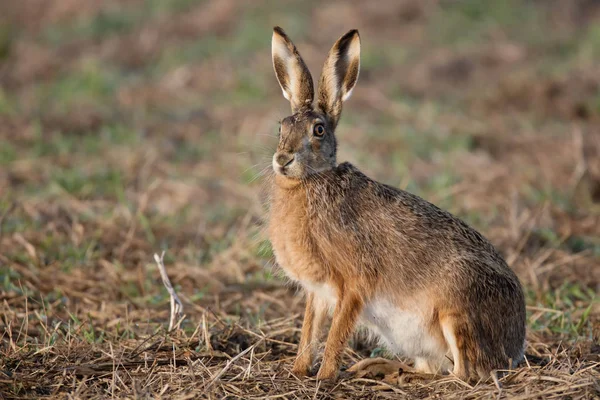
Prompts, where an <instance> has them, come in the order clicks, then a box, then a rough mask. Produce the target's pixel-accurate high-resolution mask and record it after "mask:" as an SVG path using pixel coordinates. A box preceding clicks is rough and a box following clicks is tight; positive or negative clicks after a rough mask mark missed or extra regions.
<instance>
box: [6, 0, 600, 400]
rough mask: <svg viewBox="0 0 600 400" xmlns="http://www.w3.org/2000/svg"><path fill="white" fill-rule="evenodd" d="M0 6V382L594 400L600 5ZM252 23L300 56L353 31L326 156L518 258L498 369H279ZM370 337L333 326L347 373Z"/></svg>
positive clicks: (21, 393) (280, 315)
mask: <svg viewBox="0 0 600 400" xmlns="http://www.w3.org/2000/svg"><path fill="white" fill-rule="evenodd" d="M0 8H1V9H0V326H2V329H1V331H0V399H9V398H40V397H46V396H47V397H53V398H54V397H57V398H108V397H128V398H160V397H165V398H166V397H173V398H213V399H217V398H223V397H227V398H243V399H258V398H289V399H294V398H309V397H310V398H315V399H322V398H344V399H349V398H402V396H405V397H408V398H445V399H450V398H463V399H479V398H494V399H496V398H515V399H538V398H539V399H552V398H559V399H563V398H569V399H598V398H600V302H599V299H598V295H597V293H598V291H599V290H600V2H598V1H591V0H573V1H568V2H567V1H562V0H546V1H540V0H537V1H534V0H523V1H517V0H505V1H485V2H484V1H478V0H457V1H449V0H439V1H435V0H403V1H394V0H382V1H379V2H364V1H358V0H356V1H354V0H353V1H334V2H327V3H321V2H317V1H316V0H308V1H302V2H299V1H298V2H292V1H289V0H281V1H272V0H271V1H267V0H261V1H252V2H249V1H235V0H170V1H165V0H104V1H97V0H54V1H45V0H25V1H20V2H17V1H13V2H9V1H4V2H2V5H0ZM274 25H280V26H282V27H283V28H284V29H286V31H287V32H288V34H289V35H290V36H291V37H292V39H293V40H294V41H295V43H296V44H297V45H298V47H299V49H300V51H301V52H302V54H303V56H304V57H305V60H306V61H307V63H308V65H309V67H310V68H311V70H312V71H313V74H318V73H319V71H320V67H321V64H322V62H323V60H324V58H325V55H326V52H327V51H328V49H329V47H330V46H331V45H332V44H333V42H334V41H335V40H336V39H337V38H338V37H339V36H341V35H342V34H343V33H345V32H346V31H347V30H349V29H351V28H358V29H359V30H360V32H361V38H362V49H363V50H362V70H361V75H360V79H359V82H358V86H357V88H356V89H355V91H354V94H353V97H352V98H351V99H350V101H349V102H348V103H347V105H346V106H345V112H344V115H343V116H342V121H341V124H340V126H339V128H338V140H339V142H340V155H339V159H340V160H342V161H343V160H347V161H350V162H352V163H354V164H356V165H357V166H359V167H360V168H361V169H362V170H363V171H364V172H366V173H368V174H369V175H370V176H372V177H374V178H376V179H377V180H379V181H383V182H385V183H388V184H391V185H395V186H398V187H402V188H406V189H407V190H409V191H411V192H414V193H416V194H418V195H420V196H422V197H424V198H425V199H427V200H429V201H431V202H434V203H436V204H438V205H439V206H441V207H443V208H445V209H448V210H449V211H451V212H452V213H454V214H456V215H458V216H460V217H462V218H463V219H465V220H466V221H467V222H468V223H469V224H471V225H473V226H474V227H475V228H477V229H478V230H480V231H481V232H482V233H484V234H485V235H486V236H487V237H488V238H489V239H490V240H491V241H492V242H493V243H494V244H495V245H496V246H497V247H498V249H499V250H500V251H501V253H502V254H503V255H504V256H505V258H506V260H507V261H508V263H509V265H510V266H511V267H512V268H513V269H514V270H515V271H516V272H517V274H518V275H519V277H520V279H521V281H522V282H523V285H524V286H525V288H526V292H527V304H528V335H527V336H528V346H527V350H526V353H527V362H525V363H523V365H521V366H520V367H519V368H518V369H517V370H515V371H513V372H511V373H509V374H508V375H507V376H506V377H504V378H503V379H502V382H503V387H502V389H501V390H500V389H498V388H497V387H496V386H495V385H494V384H493V383H480V384H478V385H468V384H465V383H463V382H461V381H458V380H457V379H455V378H453V377H450V376H445V377H436V378H433V379H432V378H430V377H423V376H417V375H411V374H401V375H400V376H399V377H398V379H397V381H394V382H384V381H382V380H381V379H380V377H377V376H362V377H357V376H350V375H348V374H343V376H342V379H340V380H339V381H338V382H336V383H328V382H317V381H316V379H314V378H309V379H303V380H301V379H298V378H296V377H295V376H293V375H292V374H291V373H290V369H291V363H292V361H293V357H294V354H295V351H296V346H297V342H298V339H299V328H300V324H301V316H302V311H303V308H302V307H303V299H302V296H301V295H299V294H298V292H297V289H296V288H293V287H289V285H288V284H287V283H286V282H285V280H284V279H282V277H281V274H280V272H278V270H277V268H275V266H274V265H273V264H274V260H273V255H272V252H271V248H270V245H269V243H268V241H267V240H265V237H264V235H263V233H262V224H263V223H264V212H265V209H264V207H263V205H262V204H261V200H260V187H261V176H262V175H264V173H265V171H267V170H268V168H269V165H270V159H271V155H272V151H273V149H274V147H275V145H276V137H275V133H276V132H277V125H278V120H279V119H280V118H282V117H285V116H287V115H288V114H289V104H288V103H287V102H286V101H285V99H283V97H282V96H281V91H280V89H279V86H278V85H277V82H276V79H275V76H274V73H273V71H272V66H271V54H270V40H271V32H272V27H273V26H274ZM163 250H165V251H166V256H165V264H166V268H167V271H168V273H169V275H170V277H171V280H172V282H173V284H174V286H175V289H176V290H177V292H178V293H179V295H180V297H181V299H182V301H183V304H184V311H185V319H184V320H183V322H182V324H181V329H180V330H175V331H173V332H167V328H166V327H167V325H168V320H169V296H168V293H167V291H166V289H165V288H164V287H163V284H162V282H161V279H160V275H159V272H158V269H157V268H156V265H155V263H154V261H153V254H154V253H160V252H161V251H163ZM382 351H383V350H382V349H380V348H377V347H376V346H374V345H373V344H370V343H369V342H366V341H365V340H364V339H363V338H361V337H360V336H356V337H355V338H353V340H352V341H351V343H350V345H349V346H348V348H347V351H346V353H345V356H344V368H347V367H349V366H350V365H352V364H353V363H354V362H355V361H357V360H359V359H361V358H364V357H368V356H370V355H379V354H381V353H382Z"/></svg>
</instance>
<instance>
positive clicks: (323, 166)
mask: <svg viewBox="0 0 600 400" xmlns="http://www.w3.org/2000/svg"><path fill="white" fill-rule="evenodd" d="M272 52H273V68H275V75H276V76H277V80H278V81H279V85H280V86H281V90H282V91H283V95H284V97H285V98H286V99H288V100H289V101H290V103H291V105H292V115H291V116H289V117H287V118H284V119H283V120H282V121H281V127H280V132H279V133H280V136H279V144H278V146H277V151H276V152H275V154H274V155H273V169H274V170H275V172H276V173H277V174H280V175H284V176H286V177H288V178H292V179H304V178H306V177H308V176H310V175H311V174H314V173H318V172H321V171H325V170H328V169H331V168H334V167H335V166H336V140H335V134H334V131H335V127H336V125H337V123H338V120H339V118H340V114H341V112H342V103H343V102H344V101H345V100H346V99H348V98H349V97H350V94H351V93H352V89H353V88H354V85H355V84H356V81H357V79H358V71H359V67H360V37H359V35H358V31H357V30H351V31H350V32H348V33H346V34H345V35H344V36H342V37H341V38H340V39H339V40H338V41H337V42H336V43H335V44H334V45H333V47H332V48H331V50H330V51H329V55H328V56H327V60H326V61H325V65H324V66H323V72H322V73H321V79H320V80H319V87H318V91H317V102H316V104H314V100H315V99H314V97H315V91H314V87H313V80H312V76H311V75H310V72H309V71H308V68H307V67H306V64H305V63H304V61H303V60H302V57H300V54H299V53H298V50H297V49H296V46H294V44H293V43H292V41H291V40H290V39H289V38H288V37H287V35H286V34H285V32H283V30H282V29H281V28H279V27H275V29H274V30H273V43H272Z"/></svg>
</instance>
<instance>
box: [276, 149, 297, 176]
mask: <svg viewBox="0 0 600 400" xmlns="http://www.w3.org/2000/svg"><path fill="white" fill-rule="evenodd" d="M295 164H296V156H295V154H289V153H287V154H286V153H275V155H274V156H273V170H274V171H275V172H277V173H278V174H281V175H284V176H288V175H290V169H291V168H292V167H293V166H294V165H295Z"/></svg>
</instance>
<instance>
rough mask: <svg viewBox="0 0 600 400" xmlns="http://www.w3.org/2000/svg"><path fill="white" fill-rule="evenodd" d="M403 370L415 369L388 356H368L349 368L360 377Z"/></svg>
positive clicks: (412, 370)
mask: <svg viewBox="0 0 600 400" xmlns="http://www.w3.org/2000/svg"><path fill="white" fill-rule="evenodd" d="M399 371H403V372H415V369H414V368H412V367H410V366H408V365H406V364H404V363H403V362H400V361H397V360H388V359H387V358H382V357H377V358H366V359H364V360H361V361H359V362H357V363H356V364H354V365H353V366H352V367H350V368H348V372H352V373H355V374H356V375H357V376H358V377H364V376H367V375H368V376H373V377H377V376H384V377H387V376H388V375H392V374H394V373H398V372H399Z"/></svg>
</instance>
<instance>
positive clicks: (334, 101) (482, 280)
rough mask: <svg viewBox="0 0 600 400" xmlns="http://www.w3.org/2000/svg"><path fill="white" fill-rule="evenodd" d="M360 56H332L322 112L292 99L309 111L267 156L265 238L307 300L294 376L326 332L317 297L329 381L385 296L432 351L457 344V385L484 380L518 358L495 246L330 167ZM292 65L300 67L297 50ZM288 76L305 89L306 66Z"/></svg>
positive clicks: (353, 41)
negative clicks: (407, 313)
mask: <svg viewBox="0 0 600 400" xmlns="http://www.w3.org/2000/svg"><path fill="white" fill-rule="evenodd" d="M278 29H279V30H277V29H276V30H275V33H274V40H285V41H286V42H287V41H289V39H288V38H287V36H285V37H283V36H280V37H276V35H281V32H282V31H281V30H280V28H278ZM290 43H291V42H290ZM340 43H341V44H342V45H340ZM291 46H293V45H291ZM357 46H358V47H357ZM340 48H342V49H345V50H344V51H342V52H340V50H339V49H340ZM293 49H294V50H295V47H293ZM357 49H359V40H358V32H356V31H350V32H349V33H348V34H346V35H344V36H343V37H342V38H341V39H340V40H339V41H338V42H337V43H336V44H335V45H334V47H333V48H332V50H331V52H330V54H329V56H328V60H327V61H326V62H325V66H324V70H323V75H322V77H321V85H320V86H319V89H318V90H319V96H318V98H319V104H321V106H318V107H317V108H312V106H308V104H309V100H310V102H311V103H312V97H311V98H310V99H303V98H301V97H300V98H293V99H290V101H291V102H292V104H305V105H306V107H300V108H299V109H298V110H297V111H296V112H295V113H294V115H292V116H291V117H288V118H286V119H284V121H283V123H282V128H281V138H280V142H279V145H278V149H277V153H276V154H275V156H274V169H275V172H276V174H275V177H274V180H273V185H272V188H271V198H270V216H269V236H270V239H271V242H272V245H273V249H274V252H275V256H276V259H277V262H278V263H279V265H280V266H281V267H282V268H283V269H284V270H285V272H286V273H287V275H288V276H289V277H290V278H291V279H292V280H295V281H298V282H300V284H301V285H303V286H304V287H305V288H306V289H307V291H308V297H307V307H306V314H305V320H304V326H303V329H302V336H301V341H300V347H299V355H298V359H297V360H296V363H295V364H294V372H295V373H298V374H301V375H305V374H306V373H308V370H309V369H310V366H311V364H312V360H313V356H314V350H315V342H316V341H318V340H319V335H318V331H319V330H320V328H321V326H322V325H323V323H322V319H323V318H322V315H323V314H324V311H323V310H324V309H325V308H326V306H324V305H323V304H320V305H319V306H316V303H317V299H316V297H315V296H316V295H315V293H321V292H320V291H323V292H322V293H321V295H323V293H325V294H326V295H328V294H327V290H332V293H331V296H332V297H334V298H335V299H336V302H335V307H334V310H333V321H332V326H331V329H330V330H329V334H328V338H327V341H326V346H325V353H324V357H323V364H322V366H321V369H320V371H319V374H318V378H320V379H325V378H334V377H335V376H336V375H337V371H338V369H339V362H340V354H341V352H342V350H343V347H344V346H345V343H346V341H347V339H348V337H349V336H350V334H351V333H352V332H353V331H354V329H355V326H356V324H357V322H358V321H359V319H360V317H361V314H362V313H363V310H364V307H365V306H366V305H367V304H369V302H370V301H372V300H373V299H375V298H380V297H385V298H386V299H392V301H393V304H394V305H395V307H397V308H398V310H412V309H415V313H419V312H421V311H419V309H422V313H421V314H419V315H423V318H427V319H428V320H427V321H426V322H427V329H428V331H429V334H430V335H431V336H432V337H434V338H435V340H436V341H437V342H438V343H439V347H440V348H441V349H446V350H447V351H448V353H449V354H450V353H451V352H452V341H454V342H455V345H456V347H457V349H458V351H457V354H456V357H451V358H452V359H453V360H454V373H455V374H457V375H458V376H459V377H461V378H463V379H468V378H469V377H470V376H471V375H475V374H476V375H478V376H480V377H482V378H486V379H487V378H488V377H489V374H490V372H491V371H492V370H494V369H505V368H508V367H509V359H511V360H517V361H518V360H519V359H520V358H521V357H522V352H523V346H524V336H525V306H524V297H523V293H522V289H521V286H520V283H519V281H518V279H517V277H516V276H515V274H514V273H513V272H512V271H511V269H510V268H509V267H508V266H507V265H506V263H505V262H504V260H503V259H502V257H501V256H500V255H499V254H498V252H497V251H496V250H495V249H494V247H493V246H492V245H491V244H490V243H489V242H488V241H487V240H486V239H485V238H484V237H483V236H482V235H480V234H479V233H478V232H476V231H475V230H473V229H472V228H470V227H469V226H468V225H466V224H465V223H464V222H462V221H461V220H459V219H457V218H456V217H454V216H452V215H451V214H449V213H448V212H446V211H443V210H441V209H439V208H437V207H436V206H434V205H433V204H431V203H429V202H427V201H425V200H423V199H421V198H420V197H418V196H415V195H413V194H410V193H408V192H405V191H402V190H398V189H395V188H392V187H390V186H387V185H384V184H381V183H378V182H376V181H374V180H372V179H370V178H368V177H367V176H365V175H364V174H362V173H361V172H360V171H359V170H358V169H356V168H355V167H354V166H352V165H350V164H348V163H342V164H339V165H338V164H337V162H336V140H335V135H334V129H335V126H336V125H337V120H338V118H339V112H341V103H342V98H344V97H347V94H348V93H349V92H350V91H351V90H352V88H353V86H354V83H355V82H356V78H357V77H358V70H356V71H353V69H354V68H356V69H357V68H358V65H359V61H358V59H357V57H358V55H357ZM290 54H291V56H293V57H296V56H297V57H299V54H297V51H295V52H292V53H290ZM274 57H275V55H274ZM339 59H344V60H345V64H344V65H342V64H340V63H338V62H337V60H339ZM334 61H335V62H334ZM291 65H298V66H300V67H298V70H297V71H292V72H291V75H293V76H296V77H298V79H300V81H301V82H306V81H308V78H306V77H303V74H306V73H308V71H307V70H306V71H305V70H304V69H303V68H302V67H301V66H303V65H304V63H303V62H298V63H295V64H291ZM332 65H335V66H336V68H330V67H331V66H332ZM276 69H277V67H276ZM276 72H277V71H276ZM277 73H278V75H279V74H280V73H281V72H277ZM285 75H286V76H290V73H285ZM280 82H281V79H280ZM324 82H325V83H324ZM328 82H329V83H331V82H335V85H329V84H328ZM289 84H291V85H293V84H294V83H293V82H291V83H289ZM297 84H299V83H297ZM309 92H310V91H309V90H304V91H297V92H296V93H309ZM323 104H325V105H326V106H323ZM315 124H323V125H324V126H325V127H326V134H325V135H324V136H323V137H316V136H315V135H313V134H312V130H313V127H314V126H315ZM281 155H284V157H280V156H281ZM282 160H284V161H282ZM290 160H291V161H290ZM285 163H289V164H285ZM324 285H325V286H324ZM313 292H314V293H313ZM415 307H416V308H415ZM419 307H420V308H419ZM444 327H446V331H444ZM425 361H427V360H425ZM434 361H435V362H438V363H441V361H442V360H434ZM432 362H433V361H432ZM435 362H434V363H435ZM440 365H441V364H440ZM438 369H439V368H438Z"/></svg>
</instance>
